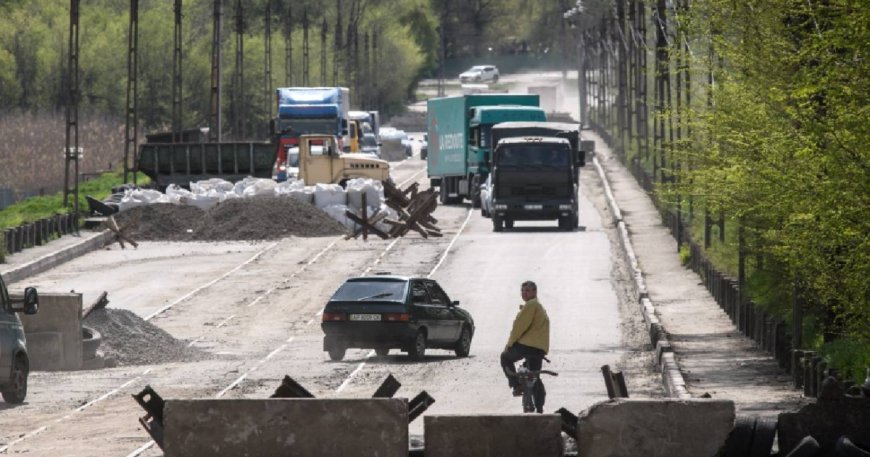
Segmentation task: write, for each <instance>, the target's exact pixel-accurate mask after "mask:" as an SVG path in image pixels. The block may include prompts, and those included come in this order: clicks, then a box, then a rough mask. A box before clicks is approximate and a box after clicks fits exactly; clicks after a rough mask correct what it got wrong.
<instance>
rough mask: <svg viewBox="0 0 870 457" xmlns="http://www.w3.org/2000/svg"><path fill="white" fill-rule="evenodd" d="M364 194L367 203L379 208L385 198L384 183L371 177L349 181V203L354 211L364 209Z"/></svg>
mask: <svg viewBox="0 0 870 457" xmlns="http://www.w3.org/2000/svg"><path fill="white" fill-rule="evenodd" d="M363 194H365V196H366V205H368V206H373V207H375V208H377V207H379V206H380V205H381V202H383V200H384V185H383V183H381V182H380V181H376V180H374V179H371V178H354V179H351V180H349V181H348V182H347V205H348V206H350V208H351V209H352V210H353V211H359V210H360V209H362V196H363Z"/></svg>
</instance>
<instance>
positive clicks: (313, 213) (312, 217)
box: [115, 197, 345, 241]
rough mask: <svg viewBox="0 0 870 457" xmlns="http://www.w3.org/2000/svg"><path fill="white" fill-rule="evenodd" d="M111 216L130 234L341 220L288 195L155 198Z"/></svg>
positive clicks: (185, 234)
mask: <svg viewBox="0 0 870 457" xmlns="http://www.w3.org/2000/svg"><path fill="white" fill-rule="evenodd" d="M115 219H116V220H117V221H118V224H119V225H121V226H122V227H124V228H125V230H126V232H127V233H128V234H129V235H130V237H131V238H132V239H134V240H152V241H156V240H164V241H218V240H273V239H278V238H283V237H285V236H290V235H294V236H301V237H317V236H335V235H340V234H342V233H344V232H345V229H344V226H342V225H341V224H340V223H339V222H338V221H336V220H335V219H333V218H331V217H329V216H328V215H327V214H326V213H324V212H323V211H321V210H319V209H317V208H316V207H315V206H313V205H310V204H308V203H305V202H301V201H299V200H296V199H294V198H291V197H252V198H239V199H232V200H226V201H224V202H222V203H219V204H218V205H216V206H214V207H213V208H211V209H209V210H208V211H203V210H201V209H199V208H196V207H194V206H188V205H175V204H171V203H157V204H153V205H147V206H138V207H135V208H131V209H129V210H127V211H124V212H123V213H119V214H118V215H117V216H116V217H115Z"/></svg>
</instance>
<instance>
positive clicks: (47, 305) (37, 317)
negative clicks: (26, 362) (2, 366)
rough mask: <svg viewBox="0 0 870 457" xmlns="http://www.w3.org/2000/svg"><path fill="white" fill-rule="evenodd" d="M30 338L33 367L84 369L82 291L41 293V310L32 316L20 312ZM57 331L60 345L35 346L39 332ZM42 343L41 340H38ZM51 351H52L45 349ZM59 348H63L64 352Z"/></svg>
mask: <svg viewBox="0 0 870 457" xmlns="http://www.w3.org/2000/svg"><path fill="white" fill-rule="evenodd" d="M19 317H21V324H22V325H23V326H24V334H25V336H26V337H27V343H28V351H27V352H28V354H29V355H30V363H31V367H32V368H33V369H35V370H46V371H54V370H79V369H81V368H82V294H57V293H44V292H40V293H39V311H38V312H37V313H36V314H34V315H31V316H28V315H26V314H24V313H19ZM40 333H56V334H58V335H60V344H59V345H57V344H54V345H49V346H44V347H42V348H40V347H31V346H30V339H31V337H30V335H31V334H33V335H34V342H36V341H37V340H39V339H40V337H39V336H36V334H40ZM37 344H38V343H37ZM43 349H44V350H45V351H49V352H44V351H43ZM55 351H60V354H58V353H56V352H55Z"/></svg>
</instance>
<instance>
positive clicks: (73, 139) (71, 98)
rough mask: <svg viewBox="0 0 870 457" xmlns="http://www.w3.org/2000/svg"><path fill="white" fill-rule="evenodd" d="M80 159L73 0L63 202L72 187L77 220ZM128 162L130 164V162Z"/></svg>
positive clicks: (73, 1)
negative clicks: (72, 170)
mask: <svg viewBox="0 0 870 457" xmlns="http://www.w3.org/2000/svg"><path fill="white" fill-rule="evenodd" d="M131 1H135V0H131ZM79 159H81V149H80V148H79V0H70V9H69V59H68V63H67V94H66V147H65V148H64V182H63V206H67V205H68V204H69V194H70V192H71V191H72V192H73V193H74V195H73V199H74V203H73V207H74V209H73V214H74V215H75V219H76V222H78V217H79ZM124 165H125V166H126V165H127V164H126V162H125V163H124ZM70 166H73V167H74V169H75V171H74V173H75V174H74V175H73V181H74V184H73V185H74V188H73V189H70V188H69V180H70V177H69V174H70V170H69V169H70ZM75 226H76V230H78V223H76V224H75Z"/></svg>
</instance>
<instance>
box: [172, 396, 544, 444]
mask: <svg viewBox="0 0 870 457" xmlns="http://www.w3.org/2000/svg"><path fill="white" fill-rule="evenodd" d="M163 424H164V427H165V435H164V446H163V450H164V452H165V455H166V457H180V456H194V455H208V456H212V457H220V456H228V457H229V456H232V457H238V456H244V455H251V456H255V455H256V456H266V455H270V456H271V455H292V456H297V457H321V456H336V457H340V456H356V455H377V456H382V457H400V456H401V457H407V455H408V404H407V402H406V401H405V400H402V399H391V398H376V399H327V400H319V399H309V398H304V399H276V398H271V399H240V400H227V399H219V400H218V399H203V400H171V399H170V400H166V406H165V408H164V410H163ZM556 430H558V425H557V428H556ZM427 455H429V454H428V452H427Z"/></svg>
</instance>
